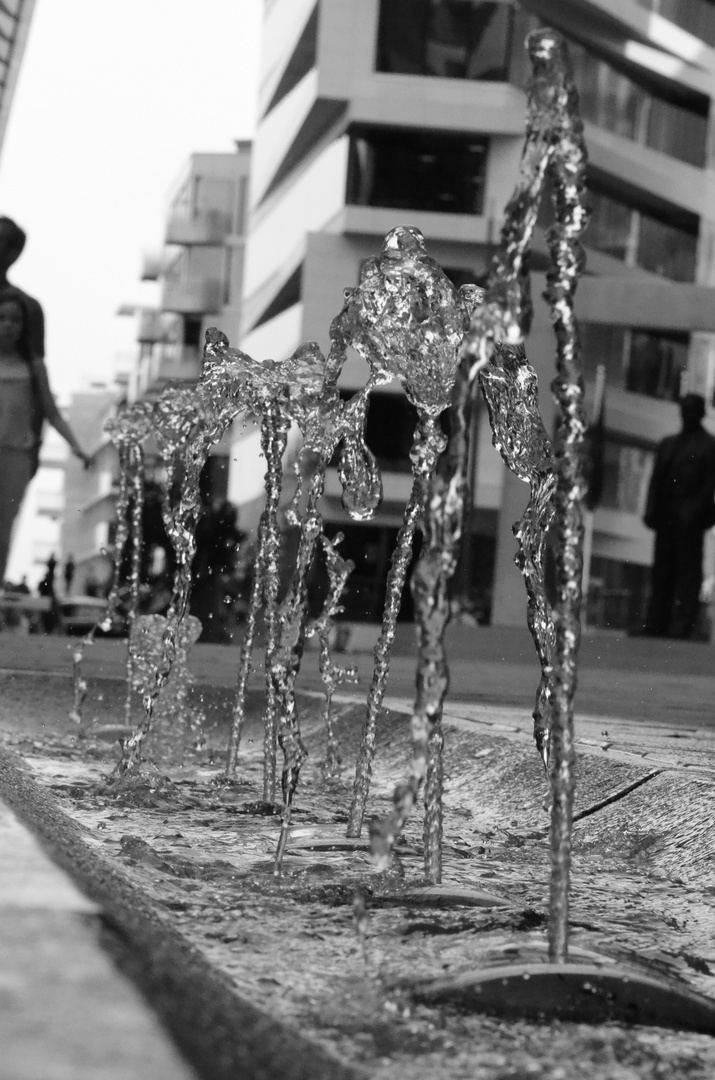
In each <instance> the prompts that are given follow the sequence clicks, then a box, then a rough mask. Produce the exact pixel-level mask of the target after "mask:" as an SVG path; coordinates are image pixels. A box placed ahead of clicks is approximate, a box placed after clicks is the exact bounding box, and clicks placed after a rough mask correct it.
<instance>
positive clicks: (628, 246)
mask: <svg viewBox="0 0 715 1080" xmlns="http://www.w3.org/2000/svg"><path fill="white" fill-rule="evenodd" d="M589 187H590V195H591V207H592V212H591V219H590V221H589V224H588V229H587V230H586V233H585V236H584V243H585V244H586V247H591V248H595V250H596V251H603V252H604V253H605V254H607V255H612V256H613V257H614V258H616V259H620V260H621V261H622V262H624V263H626V264H627V265H628V266H641V267H642V268H643V269H644V270H650V271H651V272H652V273H654V274H659V275H660V276H661V277H666V278H671V279H672V280H673V281H694V280H695V266H696V254H697V246H698V218H697V217H696V216H695V215H694V214H689V213H687V212H684V211H681V210H678V209H677V208H675V207H673V208H672V213H666V212H665V211H663V213H662V215H661V214H660V213H658V212H656V211H653V210H645V209H643V208H637V207H635V206H633V205H632V204H630V203H629V202H627V201H626V200H621V199H619V198H617V197H616V196H615V195H613V194H611V193H610V192H606V191H605V190H604V189H603V188H601V187H600V185H598V184H596V183H595V182H593V181H591V182H590V184H589ZM667 219H669V220H667Z"/></svg>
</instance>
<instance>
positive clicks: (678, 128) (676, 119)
mask: <svg viewBox="0 0 715 1080" xmlns="http://www.w3.org/2000/svg"><path fill="white" fill-rule="evenodd" d="M707 130H708V121H707V117H705V116H700V115H698V114H697V113H694V112H692V111H691V110H690V109H682V108H680V106H679V105H673V104H671V102H669V101H664V100H663V99H662V98H657V97H653V98H652V99H651V102H650V109H649V112H648V127H647V131H646V145H647V146H650V147H652V148H653V150H660V151H661V153H663V154H670V156H671V157H675V158H678V159H679V160H680V161H687V162H688V164H689V165H697V166H698V168H702V167H703V166H704V165H705V146H706V141H707Z"/></svg>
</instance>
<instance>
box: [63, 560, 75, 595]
mask: <svg viewBox="0 0 715 1080" xmlns="http://www.w3.org/2000/svg"><path fill="white" fill-rule="evenodd" d="M74 570H75V564H74V555H68V556H67V558H66V560H65V567H64V570H63V571H62V573H63V576H64V579H65V596H69V594H70V593H71V592H72V582H73V581H74Z"/></svg>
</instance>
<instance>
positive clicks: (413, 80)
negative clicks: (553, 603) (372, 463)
mask: <svg viewBox="0 0 715 1080" xmlns="http://www.w3.org/2000/svg"><path fill="white" fill-rule="evenodd" d="M264 19H265V22H264V34H263V43H264V44H263V56H262V82H261V89H260V117H259V123H258V130H257V134H256V139H255V143H254V149H253V159H252V167H251V194H250V215H249V222H248V235H247V240H246V263H245V270H244V303H243V314H242V339H241V347H242V348H243V349H244V350H245V351H246V352H248V353H250V354H251V355H254V356H258V357H260V356H287V355H289V354H290V353H291V352H292V350H293V349H294V348H295V347H296V346H297V345H298V344H299V343H300V342H301V341H306V340H311V339H314V340H317V341H318V342H319V344H320V345H321V347H322V348H323V349H324V350H327V347H328V328H329V325H330V322H331V319H332V318H333V316H334V315H335V314H336V313H337V312H338V311H339V310H340V307H341V304H342V290H343V289H344V288H345V287H346V286H351V285H354V284H355V283H356V282H357V279H358V272H359V266H360V263H361V261H362V260H363V259H364V258H365V257H367V256H369V255H372V254H374V253H375V252H376V250H377V248H378V246H379V244H380V241H381V239H382V237H383V236H384V235H385V233H387V232H388V231H389V230H390V229H391V228H393V227H394V226H395V225H397V224H413V225H417V226H418V227H419V228H420V229H421V230H422V232H423V233H424V235H425V237H426V239H427V243H428V249H429V251H430V253H431V254H432V255H433V256H434V257H435V258H436V259H437V260H438V261H439V262H440V263H441V264H442V265H443V267H444V268H445V269H446V271H447V273H448V274H449V275H450V276H451V277H452V278H453V280H454V281H455V283H457V284H460V283H462V282H464V281H481V280H483V277H484V274H485V272H486V270H487V267H488V264H489V261H490V259H491V256H492V254H493V252H494V245H495V243H496V241H497V239H498V236H499V229H500V226H501V224H502V218H503V212H504V207H505V204H506V202H507V200H508V198H509V196H510V194H511V191H512V188H513V185H514V181H515V177H516V173H517V168H518V163H519V156H520V153H521V148H522V142H523V132H524V115H525V95H524V91H523V87H524V83H525V80H526V78H527V75H528V70H527V64H526V58H525V53H524V37H525V34H526V33H527V32H528V31H529V30H531V29H533V28H535V27H537V26H540V25H552V26H555V27H556V28H558V29H559V30H560V31H562V32H563V33H564V34H565V35H566V37H567V39H568V41H569V44H570V49H571V55H572V57H573V61H574V67H575V75H576V82H577V85H578V88H579V91H580V94H581V108H582V114H583V116H584V119H585V121H586V138H587V143H588V148H589V154H590V165H589V187H590V190H591V197H592V202H593V217H592V221H591V224H590V226H589V230H588V232H587V234H586V246H587V251H588V266H587V272H586V276H585V277H584V278H583V280H582V282H581V284H580V287H579V291H578V294H577V311H578V315H579V317H580V319H581V325H582V332H583V344H584V361H585V369H586V379H587V383H588V387H587V391H588V393H589V395H590V394H591V393H592V386H593V378H594V373H595V368H596V366H597V365H598V364H600V363H603V364H605V366H606V375H607V391H606V393H607V398H606V427H607V432H606V449H605V456H606V477H605V483H604V489H603V494H602V498H601V502H600V505H599V507H598V508H597V510H596V513H595V519H594V531H593V549H592V550H593V558H592V563H591V578H590V581H591V595H592V603H591V610H590V617H591V620H592V621H595V622H597V623H601V624H605V625H610V626H625V625H627V624H628V623H629V622H630V621H634V620H635V619H636V618H637V614H638V612H639V610H642V608H643V603H644V596H645V591H646V588H647V576H648V565H649V563H650V558H651V545H652V539H651V534H650V533H649V532H648V531H647V530H646V529H645V527H644V526H643V524H642V523H641V513H642V509H643V501H644V498H645V492H646V487H647V481H648V477H649V472H650V468H651V463H652V457H653V449H654V446H655V444H656V443H657V441H658V440H659V439H660V438H662V437H663V436H664V435H665V434H668V433H671V432H674V431H675V430H677V429H678V426H679V420H678V414H677V408H676V405H675V401H676V399H677V397H678V393H679V390H680V387H681V385H683V384H684V382H685V381H686V380H687V386H688V388H689V389H690V390H691V391H697V392H702V393H704V394H705V395H706V396H707V398H708V401H709V402H712V396H713V388H714V381H715V351H714V350H713V341H714V340H715V339H714V338H713V336H712V335H713V332H715V303H714V301H715V292H714V291H713V286H715V245H714V244H713V238H714V229H713V221H714V219H715V198H714V196H715V173H714V172H713V167H714V166H715V161H714V160H713V146H715V141H714V140H713V128H712V123H713V121H712V115H711V114H712V109H711V101H712V96H713V93H714V92H715V50H714V49H713V45H714V44H715V5H714V4H712V3H711V2H709V0H651V2H649V3H648V2H636V0H622V2H620V3H619V4H617V5H616V4H613V3H612V2H611V0H570V2H569V3H568V4H565V3H563V2H562V0H528V2H527V0H525V2H515V0H499V2H480V0H361V3H360V4H355V3H353V2H351V0H317V2H316V0H272V2H270V3H266V5H265V15H264ZM548 216H549V215H548V208H547V210H546V211H545V212H544V214H543V215H542V222H541V226H542V227H541V228H540V230H539V232H538V235H537V238H536V246H535V253H534V258H533V260H532V270H533V271H534V294H535V297H536V298H537V305H536V316H535V320H534V326H533V330H532V333H531V335H530V339H529V342H528V344H527V348H528V352H529V356H530V359H531V361H532V363H534V365H535V367H536V368H537V371H538V372H539V374H540V378H541V395H542V409H543V412H544V416H545V419H546V422H547V425H549V424H550V422H551V418H552V416H553V406H552V404H551V400H550V394H549V391H548V387H549V382H550V379H551V377H552V372H553V356H554V343H553V333H552V330H551V327H550V321H549V316H548V312H547V310H546V308H545V305H544V304H543V302H541V301H540V299H539V297H540V293H541V291H542V287H543V284H544V277H543V272H544V269H545V267H546V265H547V259H546V248H545V243H544V232H543V227H544V226H545V225H547V224H548ZM365 378H366V372H365V370H364V367H363V366H362V365H361V364H360V362H358V360H357V358H353V359H352V360H351V361H350V362H349V363H348V364H347V365H346V369H345V372H344V376H343V383H344V387H345V390H346V392H351V391H353V390H355V389H356V388H357V387H359V386H361V385H363V383H364V382H365ZM412 424H413V417H412V416H411V409H410V407H409V405H408V403H407V402H406V400H405V398H404V395H403V394H402V393H401V391H399V389H398V388H397V387H390V388H387V389H386V390H385V391H383V392H381V393H379V394H376V395H375V396H374V401H373V405H372V406H371V411H370V421H369V432H368V441H369V442H370V445H371V446H372V449H373V450H374V452H375V453H376V454H377V457H378V460H379V462H380V465H381V466H382V469H383V472H384V479H385V502H384V504H383V506H382V508H381V510H380V512H379V514H378V516H377V517H376V518H375V519H374V520H373V521H371V522H369V523H366V524H356V523H353V522H350V521H349V520H348V519H347V518H346V515H345V514H344V513H343V511H342V509H341V508H340V502H339V486H338V482H337V477H336V475H335V474H334V473H332V474H331V476H330V477H329V479H328V484H327V489H326V491H327V495H326V499H325V516H326V519H327V520H328V522H329V526H330V527H331V528H332V529H333V530H336V529H338V528H340V529H341V530H342V531H343V532H344V533H345V537H346V539H345V542H344V545H343V551H344V553H345V554H347V555H349V556H350V557H351V558H353V559H354V560H355V561H356V563H357V567H356V572H355V575H354V576H353V579H352V581H351V584H350V585H349V589H350V590H351V591H350V595H349V597H348V599H347V604H346V607H347V614H348V616H349V617H350V618H354V619H361V618H362V619H375V618H376V617H377V615H378V613H379V610H380V607H381V601H382V591H383V590H384V578H385V573H386V570H387V564H388V559H389V554H390V552H391V550H392V547H393V544H394V537H395V533H396V530H397V528H398V525H399V522H400V518H401V511H402V507H403V506H404V503H405V500H406V497H407V493H408V490H409V485H410V477H409V461H408V458H407V451H408V448H409V442H410V435H411V430H412ZM251 440H253V441H254V442H255V436H252V435H248V436H247V435H245V434H244V433H243V432H240V431H237V432H236V435H235V444H234V449H233V451H232V454H231V458H232V462H231V473H230V477H229V495H230V497H231V498H233V499H234V500H235V501H237V502H238V503H240V504H241V505H242V506H243V514H242V520H243V522H244V523H245V524H250V523H253V521H254V519H255V517H256V515H257V513H258V509H259V506H260V498H261V488H260V474H259V472H258V471H255V470H253V471H252V470H251V469H249V468H248V467H247V465H246V462H248V461H249V460H251V451H250V450H249V445H248V444H249V443H250V442H251ZM475 479H476V483H475V488H474V512H473V515H472V522H471V536H470V553H469V555H468V557H467V560H466V562H467V566H466V574H467V578H466V580H464V578H463V581H462V587H463V589H464V590H465V592H466V593H467V594H470V595H471V602H472V603H473V605H474V607H475V610H476V611H477V613H478V614H479V616H480V617H486V616H487V615H489V617H490V618H491V619H492V621H493V622H495V623H512V622H514V623H521V622H522V621H523V618H524V614H523V612H524V600H523V592H522V587H521V584H520V582H519V579H518V574H517V572H516V570H515V569H514V567H513V553H514V540H513V537H512V534H511V524H512V522H514V521H515V520H517V519H518V517H519V516H520V514H521V512H522V509H523V506H524V503H525V501H526V489H525V487H524V486H523V485H522V484H520V483H519V482H518V481H516V480H514V479H513V478H512V477H511V476H509V475H507V474H506V470H505V469H504V468H503V467H502V465H501V463H500V462H499V460H498V459H497V456H496V454H495V452H494V451H493V450H492V448H491V445H490V435H489V432H488V426H487V424H486V422H485V419H484V417H483V416H482V417H481V418H480V422H479V438H478V453H477V455H476V462H475ZM708 559H709V562H712V559H713V552H712V550H711V549H709V551H708ZM463 573H464V570H463ZM408 608H409V605H408ZM406 613H409V611H407V612H406Z"/></svg>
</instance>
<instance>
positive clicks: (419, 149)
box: [347, 128, 488, 214]
mask: <svg viewBox="0 0 715 1080" xmlns="http://www.w3.org/2000/svg"><path fill="white" fill-rule="evenodd" d="M487 146H488V143H487V140H486V139H479V138H475V137H473V136H465V135H461V136H460V135H456V136H455V135H437V134H434V133H432V132H425V131H406V130H400V129H396V128H394V129H393V128H370V129H360V130H354V131H353V132H352V133H351V136H350V168H349V170H348V195H347V201H348V202H349V203H352V204H353V205H357V206H386V207H391V208H393V209H396V210H428V211H437V212H438V213H446V214H481V213H482V207H483V201H484V172H485V162H486V155H487Z"/></svg>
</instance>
